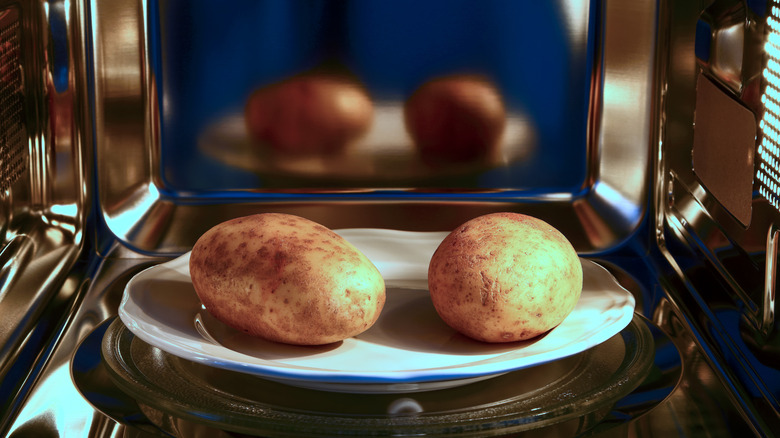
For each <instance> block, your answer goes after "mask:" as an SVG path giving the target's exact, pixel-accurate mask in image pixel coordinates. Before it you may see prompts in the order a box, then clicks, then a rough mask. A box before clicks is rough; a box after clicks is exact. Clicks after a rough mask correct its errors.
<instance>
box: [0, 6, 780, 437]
mask: <svg viewBox="0 0 780 438" xmlns="http://www.w3.org/2000/svg"><path fill="white" fill-rule="evenodd" d="M776 8H777V7H776V6H775V5H774V3H773V2H765V1H759V0H744V1H738V0H716V1H713V2H690V1H672V0H661V1H651V0H647V1H644V0H643V1H633V2H624V1H613V0H602V1H598V0H595V1H578V0H556V1H549V2H536V1H512V2H509V1H507V2H482V3H479V4H477V3H476V2H469V1H450V0H448V1H444V0H431V1H419V0H418V1H396V2H387V1H379V0H363V1H357V0H356V1H343V2H340V1H329V0H319V1H250V0H243V1H242V0H235V1H230V2H225V3H224V4H219V5H218V6H216V5H215V4H214V3H213V2H204V1H189V2H187V1H181V0H154V1H143V0H138V1H112V2H108V1H102V2H101V1H64V0H62V1H59V0H58V1H54V0H52V1H39V2H34V1H3V0H0V117H2V119H0V148H1V149H2V153H1V154H0V160H2V166H0V188H1V189H2V190H3V192H2V213H3V214H2V237H3V249H2V251H1V252H0V260H2V271H1V272H2V274H1V276H0V279H1V280H0V320H2V321H3V322H1V323H0V382H2V383H0V399H2V402H0V403H2V405H0V406H2V412H3V415H2V417H0V431H1V432H3V433H8V434H10V435H11V436H14V435H15V434H20V435H21V434H23V433H26V432H37V433H39V434H41V433H42V434H44V435H46V434H49V435H52V436H53V435H55V434H62V433H63V431H65V430H76V429H78V430H80V433H81V434H82V435H89V436H108V435H110V434H112V433H124V432H127V433H132V431H135V430H136V429H135V427H136V426H138V425H139V424H138V423H134V418H129V417H125V418H117V416H113V417H112V415H104V414H105V412H102V413H101V412H100V411H98V410H96V409H94V408H93V406H91V405H89V404H88V403H86V402H85V401H84V400H83V399H82V397H81V396H80V394H79V393H78V389H77V388H76V387H75V386H74V384H73V383H72V382H71V380H70V379H69V378H68V376H69V375H70V373H75V374H78V373H79V371H80V370H74V369H73V366H74V361H73V354H74V351H76V350H77V349H78V348H79V347H80V343H82V341H85V342H86V341H88V340H89V339H90V338H88V337H87V335H88V334H89V333H90V332H92V330H93V329H95V328H96V327H98V325H99V324H100V323H101V322H103V321H104V320H107V319H109V318H112V317H114V316H115V314H116V307H117V303H118V301H119V299H120V298H121V294H122V288H123V285H124V283H126V282H127V280H128V279H129V277H131V276H132V275H133V274H134V273H136V272H138V271H139V270H141V269H143V268H144V267H147V266H150V265H153V264H156V263H159V262H161V261H165V260H169V259H170V258H172V257H175V256H177V255H179V254H182V253H184V252H186V251H188V250H189V249H190V248H191V247H192V245H193V243H194V241H195V239H197V237H198V236H199V235H200V234H201V233H202V232H204V231H205V230H206V229H208V228H209V227H211V226H213V225H215V224H216V223H218V222H220V221H222V220H225V219H228V218H232V217H236V216H241V215H246V214H250V213H257V212H269V211H275V212H286V213H293V214H298V215H301V216H305V217H308V218H310V219H313V220H315V221H318V222H320V223H322V224H324V225H327V226H329V227H331V228H355V227H371V228H392V229H401V230H411V231H446V230H450V229H452V228H454V227H455V226H457V225H458V224H460V223H462V222H464V221H465V220H467V219H470V218H473V217H475V216H477V215H480V214H484V213H489V212H495V211H514V212H522V213H527V214H531V215H534V216H537V217H540V218H542V219H544V220H546V221H548V222H549V223H551V224H553V225H554V226H556V227H557V228H558V229H559V230H561V231H562V232H563V233H564V234H565V235H566V236H567V237H568V238H569V239H570V240H571V241H572V243H573V244H574V246H575V248H576V249H577V251H578V252H579V254H580V256H581V257H584V258H590V259H593V260H596V261H598V262H599V263H602V264H603V265H605V266H607V267H609V268H610V270H611V272H612V273H613V275H615V276H616V277H617V278H618V279H619V280H620V281H621V283H622V284H623V285H624V286H625V287H627V288H628V289H631V291H632V292H633V293H634V294H635V295H636V296H637V298H638V306H637V314H638V315H640V316H641V317H642V318H644V319H645V320H647V321H648V324H652V325H656V326H658V327H660V329H661V330H659V333H663V334H664V336H668V337H670V338H671V339H672V341H673V343H674V345H671V344H666V343H660V344H658V345H656V348H665V347H666V346H670V345H671V347H670V349H669V350H668V351H672V350H673V351H674V352H679V357H681V359H680V360H681V361H682V362H683V365H680V364H678V365H679V366H677V367H676V368H675V367H672V368H675V369H676V370H677V369H678V368H682V369H684V371H679V370H678V371H679V372H680V375H679V380H676V379H678V377H675V376H673V375H672V374H673V373H669V374H668V375H667V376H665V377H667V379H660V378H659V382H664V383H668V381H673V382H672V383H671V384H670V385H671V386H672V388H665V389H669V390H670V394H669V395H668V396H664V397H663V400H657V401H656V402H657V406H656V407H654V408H653V409H650V408H647V407H645V408H646V410H648V411H649V412H647V413H646V414H645V415H643V416H641V417H640V418H630V421H629V420H626V421H624V422H622V423H621V422H618V421H616V422H617V423H620V427H617V428H613V429H609V428H606V427H604V429H602V431H607V432H606V433H607V434H609V433H616V434H630V433H639V432H641V431H645V432H646V433H647V434H649V435H657V434H667V435H668V434H670V433H675V434H679V435H681V436H693V435H696V433H697V432H700V431H702V430H704V431H705V432H704V433H706V434H708V435H713V436H717V435H718V434H721V433H723V434H726V435H729V436H730V435H731V434H734V433H743V432H746V431H747V432H748V433H749V432H752V433H756V434H759V435H770V434H771V433H772V431H773V430H775V428H776V427H777V425H778V424H780V415H778V412H780V410H778V409H779V408H778V402H777V400H776V397H777V396H778V394H780V388H778V385H777V383H776V382H777V381H778V373H780V368H778V367H777V365H776V364H777V360H776V357H777V347H776V336H777V335H776V334H777V328H776V324H775V321H774V293H775V290H776V275H777V274H776V272H777V262H776V260H777V246H778V245H777V238H778V234H777V225H776V224H775V222H776V221H777V218H778V212H777V210H776V209H775V207H774V206H773V205H772V203H773V202H774V201H773V195H772V193H771V192H772V190H771V189H772V188H773V187H774V186H773V184H777V185H780V181H778V180H776V179H775V180H772V178H775V175H776V174H773V173H771V172H772V171H771V170H768V171H766V172H764V173H763V174H760V175H759V176H756V175H757V171H758V170H759V169H765V168H766V167H761V160H763V159H765V158H764V157H769V158H766V159H767V160H771V156H770V155H766V154H765V153H764V154H763V155H762V153H763V152H761V151H763V149H759V145H760V144H762V141H765V140H764V139H765V138H770V134H768V132H770V131H768V130H765V129H764V127H765V126H767V123H769V122H766V121H764V122H762V120H764V119H765V118H766V114H767V113H769V111H767V108H770V106H768V105H767V104H766V101H767V99H770V98H771V97H767V95H768V92H767V91H766V90H767V89H768V85H767V84H768V83H770V82H771V79H767V78H768V77H770V76H769V75H771V74H773V73H772V72H771V67H772V64H771V63H770V62H768V58H770V57H769V56H768V55H767V53H769V52H768V50H766V49H765V47H766V46H765V44H766V41H768V38H769V35H771V34H772V20H774V19H775V18H777V13H776V12H777V11H776ZM773 17H774V18H773ZM765 70H768V71H770V72H769V73H765ZM300 74H326V75H329V76H336V77H338V78H339V79H340V80H344V81H347V80H348V81H351V82H357V83H358V84H359V86H360V89H361V90H363V91H364V92H365V94H366V95H367V96H368V97H369V100H370V105H371V111H372V112H371V115H372V117H371V124H370V127H369V128H368V129H367V131H366V132H365V133H364V135H363V136H362V137H361V138H360V139H359V140H357V141H355V143H354V144H351V145H350V146H351V147H350V148H349V149H347V150H346V152H344V153H342V154H339V155H337V156H327V155H325V156H323V155H317V156H308V157H300V156H294V157H286V156H279V155H276V154H273V153H270V152H269V151H268V150H267V149H264V148H263V147H262V145H258V144H257V142H256V141H253V139H252V138H251V137H250V134H249V132H248V130H247V124H246V121H245V119H244V110H245V106H246V103H247V100H248V99H249V98H250V96H252V94H253V93H254V92H256V90H258V89H259V90H263V89H266V87H269V86H272V85H273V84H278V83H280V82H283V81H285V80H286V79H288V78H290V77H296V76H297V75H300ZM453 76H455V77H479V78H480V80H482V81H486V82H488V83H489V84H490V86H491V87H492V88H493V89H494V90H499V95H500V97H501V101H502V105H503V108H504V110H505V111H506V113H505V115H506V117H505V125H504V128H503V129H504V130H503V132H502V137H501V140H500V142H499V143H498V145H497V149H496V151H495V153H494V154H493V155H491V156H490V157H489V159H487V160H486V161H481V162H465V163H464V162H459V163H449V164H447V165H444V166H437V165H433V166H432V165H430V163H429V162H426V161H425V160H422V159H420V156H419V155H418V153H417V150H416V143H415V141H414V140H413V139H412V136H411V135H410V133H409V131H408V129H407V125H406V121H405V118H404V117H405V109H404V108H405V105H406V104H407V102H408V101H409V100H410V97H411V96H412V95H413V94H414V92H415V90H417V89H419V88H420V87H421V86H422V85H423V84H425V83H427V82H428V81H433V80H436V79H438V78H449V77H453ZM762 96H764V99H763V100H762ZM277 103H278V102H277ZM777 103H778V104H780V102H777ZM770 133H771V132H770ZM766 141H768V140H766ZM770 164H771V163H770ZM773 181H774V182H773ZM670 342H671V341H670ZM676 354H677V353H675V355H676ZM675 355H671V356H668V357H677V356H675ZM659 357H660V356H659ZM656 360H657V361H659V362H660V361H661V360H662V359H656ZM672 362H673V361H672ZM656 365H657V366H659V365H658V363H656ZM659 369H660V368H659ZM659 384H660V383H659ZM662 386H663V385H662ZM51 388H58V389H59V390H61V391H63V392H62V394H64V395H63V396H61V397H51V396H50V394H51ZM703 393H704V394H706V395H707V396H706V397H704V396H702V394H703ZM68 408H70V410H69V409H68ZM640 411H641V409H640ZM642 412H644V411H642ZM147 414H148V415H153V414H152V413H148V412H147ZM628 417H630V415H629V416H628ZM628 417H627V418H628ZM162 418H166V419H167V418H168V417H162ZM116 420H119V421H118V422H117V421H116ZM612 420H614V418H613V419H612ZM161 421H162V420H161ZM166 421H167V420H166ZM123 422H124V423H126V424H129V426H128V428H127V429H126V430H125V429H123V428H124V426H122V425H121V423H123ZM163 422H164V421H163ZM147 426H149V424H148V423H143V424H142V427H147ZM158 426H159V424H158ZM589 427H590V425H589ZM144 430H146V429H144ZM151 430H155V431H157V432H159V428H152V429H149V430H146V432H149V431H151ZM594 430H598V428H596V429H594ZM169 431H170V430H169Z"/></svg>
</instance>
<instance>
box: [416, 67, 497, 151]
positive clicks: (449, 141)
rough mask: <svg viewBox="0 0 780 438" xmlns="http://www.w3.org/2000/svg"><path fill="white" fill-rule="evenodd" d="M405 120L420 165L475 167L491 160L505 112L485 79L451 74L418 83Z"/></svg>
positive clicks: (495, 91) (495, 89) (492, 86)
mask: <svg viewBox="0 0 780 438" xmlns="http://www.w3.org/2000/svg"><path fill="white" fill-rule="evenodd" d="M404 120H405V123H406V129H407V131H408V132H409V135H410V136H411V137H412V140H413V141H414V145H415V147H416V148H417V151H418V153H419V155H420V158H421V159H422V161H423V162H425V163H427V164H429V165H432V166H439V165H447V164H474V163H482V162H485V161H487V160H489V159H491V158H493V155H494V154H495V152H496V150H497V149H498V146H499V142H500V140H501V137H502V135H503V133H504V128H505V125H506V110H505V108H504V103H503V101H502V98H501V95H500V93H499V91H498V89H497V88H496V87H495V86H494V85H493V84H492V83H491V82H489V81H488V80H487V79H485V78H482V77H479V76H472V75H452V76H444V77H439V78H434V79H432V80H430V81H428V82H426V83H424V84H423V85H421V86H420V87H419V88H418V89H417V90H416V91H415V92H414V93H413V94H412V96H411V97H410V98H409V99H408V100H407V101H406V104H405V106H404Z"/></svg>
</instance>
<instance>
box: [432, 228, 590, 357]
mask: <svg viewBox="0 0 780 438" xmlns="http://www.w3.org/2000/svg"><path fill="white" fill-rule="evenodd" d="M428 287H429V289H430V293H431V299H432V300H433V304H434V306H435V307H436V311H437V312H438V313H439V315H440V316H441V317H442V319H443V320H444V322H446V323H447V324H448V325H450V326H451V327H452V328H454V329H455V330H458V331H459V332H461V333H463V334H465V335H467V336H469V337H472V338H474V339H478V340H481V341H486V342H511V341H520V340H525V339H530V338H533V337H535V336H538V335H541V334H543V333H545V332H547V331H548V330H550V329H552V328H554V327H555V326H557V325H558V324H560V323H561V322H562V321H563V320H564V318H566V316H567V315H568V314H569V313H571V311H572V310H574V306H575V305H576V304H577V301H578V300H579V297H580V293H581V292H582V265H581V264H580V260H579V258H578V256H577V253H576V252H575V250H574V248H573V247H572V245H571V243H570V242H569V241H568V240H567V239H566V237H564V236H563V234H561V233H560V232H559V231H558V230H556V229H555V228H553V227H552V226H550V225H548V224H547V223H545V222H544V221H542V220H540V219H536V218H533V217H530V216H526V215H521V214H517V213H495V214H489V215H485V216H480V217H478V218H476V219H472V220H470V221H468V222H466V223H465V224H463V225H461V226H460V227H458V228H457V229H455V230H454V231H453V232H452V233H450V234H449V235H448V236H447V237H446V238H445V239H444V241H442V243H441V244H440V245H439V247H438V249H437V250H436V252H435V253H434V255H433V257H432V258H431V262H430V266H429V270H428Z"/></svg>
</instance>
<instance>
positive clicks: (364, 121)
mask: <svg viewBox="0 0 780 438" xmlns="http://www.w3.org/2000/svg"><path fill="white" fill-rule="evenodd" d="M244 116H245V119H246V125H247V129H248V130H249V134H250V136H251V137H252V138H253V139H254V140H255V141H257V142H259V143H260V144H261V145H263V146H265V147H267V148H269V149H270V150H271V151H273V152H275V153H277V154H280V155H283V156H322V155H328V154H334V153H340V152H342V151H344V150H345V149H346V148H347V147H348V146H349V145H350V144H352V143H353V142H355V141H356V140H357V139H359V138H360V137H361V136H362V135H363V134H365V133H366V132H367V131H368V129H369V128H370V126H371V123H372V120H373V105H372V103H371V100H370V98H369V97H368V94H367V93H366V92H365V90H364V89H363V88H362V87H361V86H359V85H358V84H356V83H355V82H352V81H349V80H347V79H346V78H342V77H340V76H336V75H327V74H306V75H300V76H296V77H293V78H290V79H287V80H285V81H282V82H279V83H276V84H273V85H270V86H267V87H264V88H261V89H259V90H257V91H255V92H254V93H252V95H251V96H250V97H249V99H248V100H247V103H246V107H245V108H244Z"/></svg>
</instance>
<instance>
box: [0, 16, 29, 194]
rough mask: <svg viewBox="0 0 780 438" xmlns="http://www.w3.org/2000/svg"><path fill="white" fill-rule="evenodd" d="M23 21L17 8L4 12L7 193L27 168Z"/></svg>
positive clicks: (2, 184)
mask: <svg viewBox="0 0 780 438" xmlns="http://www.w3.org/2000/svg"><path fill="white" fill-rule="evenodd" d="M19 21H20V20H19V14H18V11H17V10H16V9H6V10H3V11H0V190H2V191H3V192H5V191H7V190H8V189H10V187H11V186H12V185H13V184H14V182H16V181H17V180H18V179H19V176H20V175H21V174H22V173H24V171H25V170H26V169H27V154H28V152H27V147H26V132H25V131H26V130H25V126H24V116H23V112H24V108H23V102H24V101H23V98H22V93H23V87H22V63H21V57H20V55H21V53H22V51H21V47H20V46H21V45H20V39H21V38H20V35H21V29H20V24H19Z"/></svg>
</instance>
